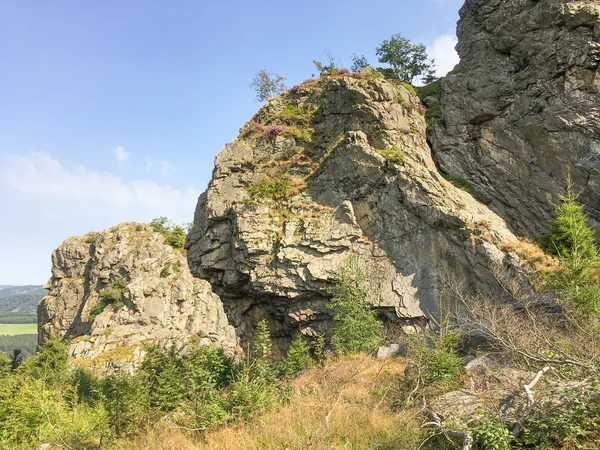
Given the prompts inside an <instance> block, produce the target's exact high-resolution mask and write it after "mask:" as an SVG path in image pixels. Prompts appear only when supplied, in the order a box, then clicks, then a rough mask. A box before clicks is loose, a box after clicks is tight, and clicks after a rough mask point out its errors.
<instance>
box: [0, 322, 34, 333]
mask: <svg viewBox="0 0 600 450" xmlns="http://www.w3.org/2000/svg"><path fill="white" fill-rule="evenodd" d="M17 334H37V323H0V336H2V335H5V336H15V335H17Z"/></svg>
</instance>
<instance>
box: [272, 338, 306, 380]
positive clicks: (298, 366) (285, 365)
mask: <svg viewBox="0 0 600 450" xmlns="http://www.w3.org/2000/svg"><path fill="white" fill-rule="evenodd" d="M314 364H315V361H314V359H313V358H312V356H311V355H310V345H309V343H308V342H306V339H305V338H304V337H303V336H302V335H301V334H298V336H296V338H295V339H294V340H293V341H292V343H291V344H290V346H289V348H288V351H287V354H286V356H285V358H283V360H282V361H281V363H280V364H279V372H280V373H281V375H282V376H284V377H291V376H294V375H296V374H297V373H298V372H300V371H301V370H304V369H308V368H309V367H312V366H314Z"/></svg>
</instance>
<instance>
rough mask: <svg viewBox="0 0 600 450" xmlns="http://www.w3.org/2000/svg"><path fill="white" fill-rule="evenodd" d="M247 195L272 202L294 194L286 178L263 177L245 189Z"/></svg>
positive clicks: (290, 182) (292, 187)
mask: <svg viewBox="0 0 600 450" xmlns="http://www.w3.org/2000/svg"><path fill="white" fill-rule="evenodd" d="M246 191H248V193H249V194H251V195H254V196H256V197H260V198H269V199H272V200H285V199H288V198H290V197H291V196H292V195H293V194H294V186H293V184H292V181H291V180H290V179H288V178H283V177H278V178H269V177H264V178H262V179H261V180H260V181H257V182H256V183H254V184H251V185H250V186H248V187H246Z"/></svg>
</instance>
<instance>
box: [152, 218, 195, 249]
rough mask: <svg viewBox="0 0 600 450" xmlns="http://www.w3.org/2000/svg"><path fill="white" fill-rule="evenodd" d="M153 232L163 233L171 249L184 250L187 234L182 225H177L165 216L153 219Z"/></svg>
mask: <svg viewBox="0 0 600 450" xmlns="http://www.w3.org/2000/svg"><path fill="white" fill-rule="evenodd" d="M150 226H151V227H152V230H154V231H155V232H157V233H162V234H163V235H164V237H165V240H166V241H167V244H169V245H170V246H171V247H173V248H176V249H183V246H184V245H185V239H186V237H187V233H186V230H185V228H184V227H183V226H182V225H175V224H173V223H172V222H171V221H170V220H169V219H167V218H166V217H164V216H161V217H158V218H156V219H152V221H151V222H150Z"/></svg>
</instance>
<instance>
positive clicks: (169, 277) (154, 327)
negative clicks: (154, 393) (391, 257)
mask: <svg viewBox="0 0 600 450" xmlns="http://www.w3.org/2000/svg"><path fill="white" fill-rule="evenodd" d="M114 286H121V287H117V288H115V287H114ZM45 287H46V288H47V289H49V295H48V296H47V297H45V298H44V299H43V300H42V302H41V303H40V304H39V306H38V321H39V322H40V327H39V342H40V343H43V342H44V341H45V340H47V339H49V338H62V339H65V340H67V341H68V342H70V345H69V353H70V355H71V356H72V357H73V358H80V359H82V360H84V361H87V362H86V364H87V365H92V366H94V367H97V368H100V369H102V368H106V367H110V366H111V365H113V366H114V365H115V364H116V365H125V366H127V367H131V366H132V365H133V366H135V364H136V363H137V362H139V360H140V357H141V356H142V354H143V350H142V347H143V345H144V344H147V343H151V342H153V343H158V344H161V345H167V344H168V345H171V344H174V345H175V346H177V347H181V346H184V345H185V344H187V343H188V342H190V340H197V341H200V342H201V343H206V344H210V343H216V344H218V345H222V346H224V347H226V348H228V349H230V350H232V349H233V347H234V346H235V345H236V343H237V340H236V336H235V331H234V329H233V327H232V326H230V325H229V323H228V321H227V317H226V315H225V313H224V311H223V307H222V305H221V302H220V300H219V297H218V296H217V295H216V294H214V293H213V292H212V290H211V287H210V284H209V283H208V282H206V281H203V280H199V279H197V278H194V277H193V276H192V274H191V273H190V272H189V269H188V266H187V261H186V257H185V254H184V252H181V251H178V250H175V249H173V248H172V247H170V246H169V245H167V244H166V243H165V239H164V237H163V235H162V234H160V233H156V232H153V231H152V229H151V228H150V226H149V225H141V224H133V223H124V224H121V225H118V226H116V227H114V228H111V229H109V230H104V231H101V232H99V233H90V234H88V235H86V236H85V237H72V238H69V239H67V240H66V241H65V242H64V243H63V244H62V245H61V246H60V247H58V248H57V249H56V250H55V251H54V252H53V254H52V278H51V279H50V280H49V281H48V283H47V284H46V286H45ZM107 289H113V293H114V292H117V293H118V295H115V294H113V295H112V296H111V297H110V298H108V297H106V295H104V297H105V299H104V300H102V297H103V293H106V292H107V291H106V290H107ZM107 298H108V300H109V301H107V300H106V299H107ZM94 316H95V317H94Z"/></svg>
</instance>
